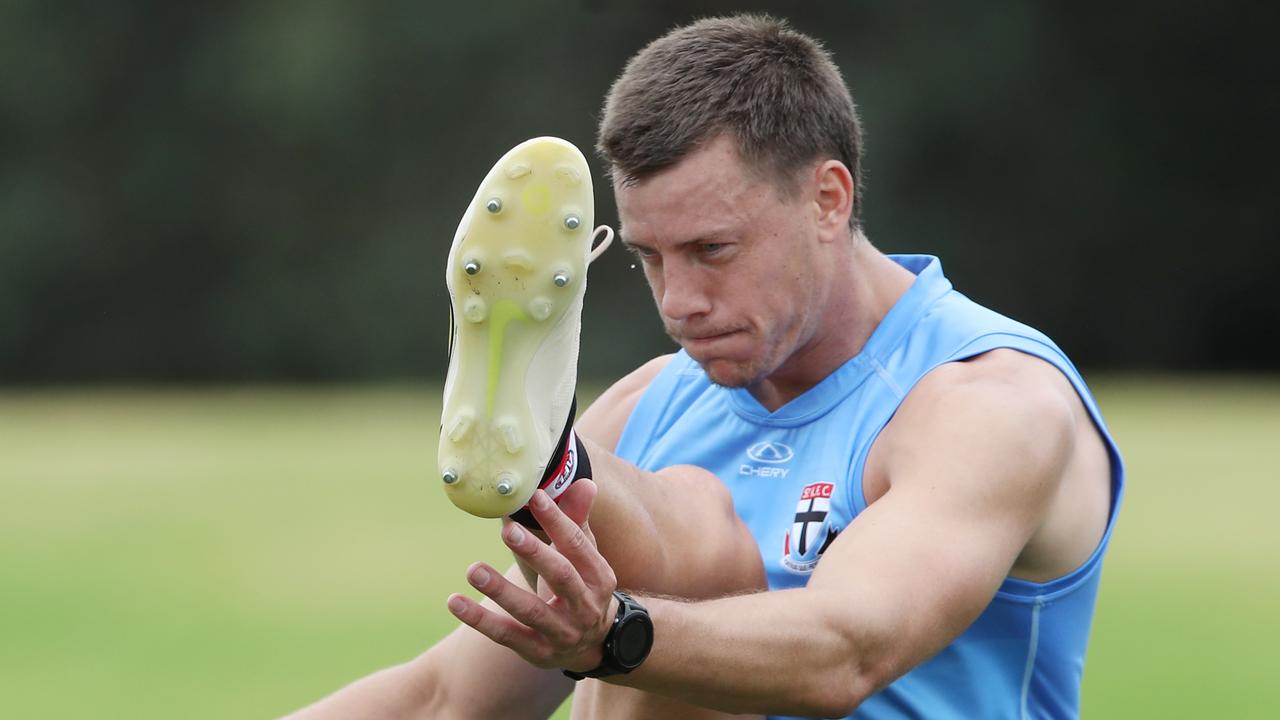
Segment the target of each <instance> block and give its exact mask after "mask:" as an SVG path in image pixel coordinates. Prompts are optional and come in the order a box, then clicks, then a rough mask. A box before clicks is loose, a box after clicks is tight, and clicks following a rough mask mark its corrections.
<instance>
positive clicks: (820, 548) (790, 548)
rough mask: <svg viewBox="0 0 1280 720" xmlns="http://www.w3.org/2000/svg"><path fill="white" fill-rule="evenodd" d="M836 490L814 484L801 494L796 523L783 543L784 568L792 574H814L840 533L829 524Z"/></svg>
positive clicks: (828, 486) (830, 485)
mask: <svg viewBox="0 0 1280 720" xmlns="http://www.w3.org/2000/svg"><path fill="white" fill-rule="evenodd" d="M835 489H836V486H835V485H834V484H832V483H813V484H812V485H806V486H805V487H804V490H802V491H801V492H800V502H799V503H797V504H796V517H795V521H794V522H792V524H791V529H790V530H788V531H787V534H786V537H784V538H783V541H782V566H783V567H785V568H786V569H788V570H790V571H791V572H794V573H800V574H804V575H807V574H809V573H811V572H813V569H814V568H815V567H817V566H818V561H819V560H821V559H822V553H824V552H826V551H827V548H828V547H830V546H831V542H832V541H833V540H835V539H836V535H839V534H840V530H839V529H838V528H833V527H831V525H830V523H829V522H827V516H828V514H829V513H830V512H831V496H832V494H834V493H835Z"/></svg>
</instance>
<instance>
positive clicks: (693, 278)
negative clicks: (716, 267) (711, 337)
mask: <svg viewBox="0 0 1280 720" xmlns="http://www.w3.org/2000/svg"><path fill="white" fill-rule="evenodd" d="M706 290H707V289H706V288H705V287H704V284H703V282H702V279H701V277H700V276H699V273H698V271H697V269H696V268H693V267H689V266H687V265H686V264H685V263H682V262H667V263H664V264H663V266H662V302H661V308H662V314H663V315H664V316H665V317H666V318H667V319H669V320H685V319H688V318H691V317H695V316H698V315H704V314H706V313H708V312H710V311H711V301H710V298H709V296H708V294H707V292H706Z"/></svg>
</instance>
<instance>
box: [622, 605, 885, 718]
mask: <svg viewBox="0 0 1280 720" xmlns="http://www.w3.org/2000/svg"><path fill="white" fill-rule="evenodd" d="M640 601H641V602H642V603H643V604H644V605H645V606H646V607H647V608H649V611H650V613H651V616H652V617H653V622H654V628H655V637H654V646H653V650H652V652H651V653H650V655H649V658H648V659H647V660H646V661H645V663H644V664H643V665H642V666H641V667H640V669H638V670H636V671H635V672H634V673H631V674H630V675H623V676H619V677H617V678H614V679H611V680H610V682H614V683H616V684H621V685H627V686H630V687H635V688H637V689H640V690H646V691H650V692H656V693H660V694H663V695H667V696H670V697H675V698H679V699H680V700H683V701H686V702H690V703H694V704H697V705H702V706H704V707H709V708H714V709H717V710H723V711H726V712H758V713H769V714H781V715H801V716H813V717H842V716H844V715H847V714H849V713H850V712H852V710H853V708H854V707H856V705H857V704H858V703H859V702H861V700H862V699H863V698H865V697H866V696H867V695H869V694H870V693H871V692H873V691H874V690H875V689H876V687H877V686H878V684H879V683H880V681H881V677H882V675H881V673H879V672H878V670H877V668H876V665H875V662H874V661H873V659H874V657H875V656H876V655H878V653H877V652H876V651H875V648H874V647H859V644H860V643H859V641H858V639H857V638H855V637H854V636H853V635H852V634H851V633H850V632H848V631H846V630H842V628H844V627H847V626H848V613H849V608H848V599H847V598H841V597H838V596H835V595H834V594H831V593H815V592H813V591H810V590H804V589H797V590H784V591H778V592H769V593H757V594H753V595H743V596H738V597H729V598H722V599H719V600H710V601H705V602H699V603H684V602H678V601H671V600H662V599H656V598H641V599H640ZM842 613H843V614H844V615H845V617H844V618H840V617H839V615H840V614H842Z"/></svg>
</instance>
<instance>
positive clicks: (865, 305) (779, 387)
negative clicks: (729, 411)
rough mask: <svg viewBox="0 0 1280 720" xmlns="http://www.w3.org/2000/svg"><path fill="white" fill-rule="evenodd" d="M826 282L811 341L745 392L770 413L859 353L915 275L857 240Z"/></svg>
mask: <svg viewBox="0 0 1280 720" xmlns="http://www.w3.org/2000/svg"><path fill="white" fill-rule="evenodd" d="M845 268H846V269H845V270H843V271H842V272H840V273H839V274H838V276H837V277H835V278H834V279H833V282H832V283H831V292H830V294H829V295H828V298H827V302H826V303H825V305H824V307H823V308H822V311H821V313H820V314H819V316H818V322H817V328H816V329H815V331H814V332H813V333H812V335H811V337H810V339H809V340H808V341H807V342H805V343H804V344H803V345H801V347H800V348H799V349H798V350H797V351H796V352H794V353H792V355H791V357H789V358H788V359H787V360H786V362H784V363H783V364H782V366H781V367H779V368H778V369H777V370H775V371H774V372H773V373H772V374H770V375H769V377H767V378H765V379H764V380H763V381H761V382H760V383H758V384H756V385H753V386H751V387H750V388H749V390H750V392H751V394H752V396H754V397H755V398H756V400H757V401H758V402H759V403H760V404H761V405H763V406H764V407H765V408H766V409H768V410H769V411H770V412H773V411H774V410H777V409H778V408H780V407H782V406H783V405H785V404H787V403H788V402H790V401H791V400H794V399H795V398H797V397H799V396H800V395H802V394H803V393H804V392H806V391H807V390H809V389H810V388H812V387H813V386H815V385H817V384H818V383H819V382H822V380H823V379H824V378H826V377H827V376H828V375H830V374H831V373H832V372H835V370H836V368H838V367H840V366H841V365H843V364H844V363H845V362H847V361H848V360H849V359H850V358H852V357H854V356H856V355H857V354H858V353H859V352H862V348H863V346H865V345H866V344H867V340H868V339H870V337H871V335H872V333H874V332H875V330H876V328H877V327H879V325H880V322H881V321H882V320H884V317H885V315H887V314H888V313H889V310H890V308H892V307H893V306H894V304H895V303H897V302H898V299H899V298H901V297H902V296H903V295H904V294H905V293H906V292H907V290H908V289H909V288H910V287H911V284H912V283H913V282H915V279H916V276H915V275H914V274H913V273H912V272H911V271H910V270H907V269H906V268H904V267H902V266H901V265H899V264H898V263H896V262H894V261H893V260H892V259H890V258H889V257H888V256H887V255H885V254H884V253H882V252H880V251H879V250H877V249H875V248H874V247H873V246H872V245H871V243H869V242H867V240H866V239H865V238H861V237H859V238H856V239H855V242H854V247H853V248H852V252H851V257H850V258H849V262H848V263H847V264H846V265H845Z"/></svg>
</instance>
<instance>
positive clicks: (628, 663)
mask: <svg viewBox="0 0 1280 720" xmlns="http://www.w3.org/2000/svg"><path fill="white" fill-rule="evenodd" d="M652 645H653V623H652V622H651V621H650V620H649V618H648V616H645V615H636V616H633V617H630V618H627V620H625V621H624V622H623V623H622V625H621V626H620V627H619V628H618V634H617V636H616V637H615V638H614V641H613V654H614V657H616V658H617V659H618V662H619V663H621V664H622V666H623V667H625V668H634V667H635V666H637V665H639V664H640V663H641V662H643V661H644V659H645V658H646V657H647V656H648V655H649V648H650V647H651V646H652Z"/></svg>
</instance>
